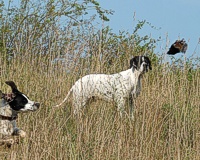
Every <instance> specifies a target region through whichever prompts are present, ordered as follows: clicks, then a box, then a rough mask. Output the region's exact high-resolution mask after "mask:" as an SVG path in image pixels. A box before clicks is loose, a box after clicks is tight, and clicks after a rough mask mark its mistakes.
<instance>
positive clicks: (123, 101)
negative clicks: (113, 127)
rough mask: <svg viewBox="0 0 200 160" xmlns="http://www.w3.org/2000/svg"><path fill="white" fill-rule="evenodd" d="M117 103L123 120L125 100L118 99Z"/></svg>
mask: <svg viewBox="0 0 200 160" xmlns="http://www.w3.org/2000/svg"><path fill="white" fill-rule="evenodd" d="M116 103H117V110H118V111H119V112H120V117H121V118H122V117H123V113H124V105H125V100H124V98H118V99H117V102H116Z"/></svg>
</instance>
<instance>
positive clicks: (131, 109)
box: [129, 93, 134, 120]
mask: <svg viewBox="0 0 200 160" xmlns="http://www.w3.org/2000/svg"><path fill="white" fill-rule="evenodd" d="M133 96H134V95H133V94H132V93H131V94H130V95H129V107H130V118H131V119H132V120H133V119H134V116H133V108H134V103H133Z"/></svg>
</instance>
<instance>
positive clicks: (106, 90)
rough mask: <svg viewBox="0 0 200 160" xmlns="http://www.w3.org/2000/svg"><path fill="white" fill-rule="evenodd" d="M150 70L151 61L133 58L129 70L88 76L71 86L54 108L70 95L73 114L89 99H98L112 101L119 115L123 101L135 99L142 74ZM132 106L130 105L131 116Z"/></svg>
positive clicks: (144, 58) (139, 57)
mask: <svg viewBox="0 0 200 160" xmlns="http://www.w3.org/2000/svg"><path fill="white" fill-rule="evenodd" d="M149 69H150V70H151V69H152V67H151V61H150V60H149V58H148V57H146V56H135V57H134V58H132V59H131V60H130V69H128V70H125V71H122V72H120V73H116V74H111V75H107V74H89V75H86V76H84V77H82V78H80V79H79V80H78V81H76V82H75V84H74V85H73V86H72V88H71V89H70V91H69V92H68V94H67V96H66V97H65V99H64V100H63V101H62V102H61V103H60V104H58V105H56V106H55V107H59V106H61V105H62V104H63V103H64V102H65V101H66V100H67V99H68V98H69V96H70V95H71V93H72V99H73V100H72V101H73V106H74V107H75V109H74V114H76V113H77V112H78V110H79V109H81V107H83V106H85V105H86V104H87V102H88V100H89V99H90V98H94V97H97V98H100V99H103V100H106V101H114V102H116V104H117V107H118V110H119V111H120V115H121V116H122V111H123V110H124V105H125V101H126V99H128V98H131V102H132V98H136V97H137V96H138V95H139V93H140V91H141V78H142V74H144V73H145V72H147V71H148V70H149ZM132 111H133V105H132V104H131V105H130V112H131V116H132Z"/></svg>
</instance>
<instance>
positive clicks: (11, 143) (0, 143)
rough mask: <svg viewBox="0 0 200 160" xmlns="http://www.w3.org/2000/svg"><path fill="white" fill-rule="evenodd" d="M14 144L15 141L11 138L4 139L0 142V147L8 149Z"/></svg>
mask: <svg viewBox="0 0 200 160" xmlns="http://www.w3.org/2000/svg"><path fill="white" fill-rule="evenodd" d="M14 143H15V140H14V139H12V138H9V139H4V140H1V141H0V145H5V146H7V147H8V148H10V147H11V146H12V145H13V144H14Z"/></svg>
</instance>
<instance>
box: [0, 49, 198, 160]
mask: <svg viewBox="0 0 200 160" xmlns="http://www.w3.org/2000/svg"><path fill="white" fill-rule="evenodd" d="M52 55H53V54H41V55H39V56H38V55H37V54H36V55H34V54H30V53H29V52H28V51H27V52H24V54H22V55H16V56H15V58H13V59H12V60H11V61H10V63H9V64H8V63H7V62H5V61H4V57H3V56H2V57H1V58H0V63H1V90H2V91H4V92H10V88H9V87H8V86H6V84H5V83H4V82H5V81H6V80H13V81H15V82H16V84H17V85H18V88H19V90H20V91H22V92H24V93H26V94H27V95H28V96H29V97H30V99H32V100H36V101H38V102H40V103H41V108H40V109H39V111H36V112H33V113H24V114H20V116H19V119H18V126H19V127H20V128H22V129H23V130H25V131H26V132H27V137H26V138H25V139H21V140H20V142H19V144H15V145H14V146H13V147H12V148H11V149H7V148H1V150H0V157H1V159H12V160H15V159H16V160H18V159H26V160H28V159H30V160H32V159H137V160H138V159H196V160H197V159H199V157H200V123H199V122H200V116H199V115H200V108H199V105H200V79H199V77H200V72H199V70H198V69H197V70H195V71H194V72H192V73H191V72H190V71H189V68H188V67H187V66H186V65H185V66H184V68H183V69H181V70H180V69H177V70H174V71H173V67H171V66H161V65H158V66H153V70H152V71H151V72H149V73H147V74H146V75H145V76H144V79H143V83H142V92H141V95H140V96H139V97H138V99H137V100H135V108H134V120H130V119H129V117H128V116H125V117H124V118H120V116H119V114H118V113H117V111H116V108H115V106H114V105H113V104H111V103H106V102H103V101H96V102H93V103H91V104H90V105H89V106H88V107H87V109H85V110H84V111H83V116H82V117H81V118H77V117H74V116H72V109H73V107H72V106H71V105H70V104H68V103H66V104H65V105H63V107H61V108H60V109H53V108H52V106H54V105H55V104H57V103H59V102H60V101H61V100H63V98H64V97H65V96H66V94H67V92H68V90H69V88H70V87H71V85H72V84H73V82H74V81H76V80H77V79H78V78H79V77H81V76H83V75H85V74H88V73H94V72H96V73H100V72H101V73H114V72H119V71H121V70H125V69H127V68H128V67H129V65H128V64H127V62H128V60H129V57H130V55H127V57H124V62H123V61H121V63H118V62H117V63H114V64H113V67H110V68H109V69H107V68H106V67H104V66H100V65H102V64H101V63H100V61H99V60H98V58H97V57H93V58H92V59H90V60H86V61H84V62H81V63H79V64H78V65H74V66H73V65H72V66H73V67H74V68H73V70H72V71H71V72H70V73H68V72H67V71H66V68H65V67H63V63H62V62H61V61H56V62H55V61H54V60H55V58H56V57H54V56H52ZM88 66H89V68H90V70H89V71H88V70H86V68H88ZM68 67H69V66H68ZM166 68H167V69H168V70H169V71H168V72H167V71H166ZM126 111H127V113H128V105H127V106H126ZM127 115H128V114H127Z"/></svg>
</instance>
